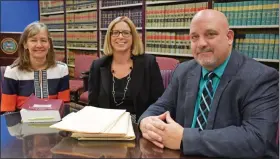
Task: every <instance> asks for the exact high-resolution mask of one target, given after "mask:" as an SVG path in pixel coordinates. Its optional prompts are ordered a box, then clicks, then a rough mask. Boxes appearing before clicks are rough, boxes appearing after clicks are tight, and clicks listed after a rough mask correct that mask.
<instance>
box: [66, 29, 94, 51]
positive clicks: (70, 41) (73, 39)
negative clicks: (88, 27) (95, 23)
mask: <svg viewBox="0 0 280 159" xmlns="http://www.w3.org/2000/svg"><path fill="white" fill-rule="evenodd" d="M66 36H67V47H85V48H97V32H96V31H94V32H67V34H66Z"/></svg>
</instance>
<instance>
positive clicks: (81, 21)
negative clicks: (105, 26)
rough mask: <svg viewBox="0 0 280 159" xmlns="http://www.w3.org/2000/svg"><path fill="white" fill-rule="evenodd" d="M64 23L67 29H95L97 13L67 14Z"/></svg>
mask: <svg viewBox="0 0 280 159" xmlns="http://www.w3.org/2000/svg"><path fill="white" fill-rule="evenodd" d="M66 23H67V28H68V29H72V28H73V29H74V28H83V26H85V25H89V26H88V28H97V13H96V11H89V12H81V13H67V14H66Z"/></svg>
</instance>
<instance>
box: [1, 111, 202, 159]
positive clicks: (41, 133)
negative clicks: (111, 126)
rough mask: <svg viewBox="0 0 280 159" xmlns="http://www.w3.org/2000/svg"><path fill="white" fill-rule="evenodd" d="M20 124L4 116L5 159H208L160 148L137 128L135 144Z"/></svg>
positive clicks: (14, 116) (15, 117)
mask: <svg viewBox="0 0 280 159" xmlns="http://www.w3.org/2000/svg"><path fill="white" fill-rule="evenodd" d="M20 121H21V117H20V114H19V113H13V114H4V115H1V158H12V157H13V158H25V157H27V158H84V157H90V158H188V159H202V158H205V157H195V156H184V155H183V154H182V153H181V152H180V151H174V150H170V149H159V148H157V147H156V146H154V145H153V144H152V143H151V142H149V141H147V140H146V139H144V138H142V137H141V136H140V135H139V131H138V128H137V126H136V125H134V131H135V134H136V140H134V141H78V140H76V139H74V138H71V137H69V133H67V132H63V131H58V130H55V129H50V128H48V125H36V124H35V125H30V124H26V123H24V124H23V123H21V122H20Z"/></svg>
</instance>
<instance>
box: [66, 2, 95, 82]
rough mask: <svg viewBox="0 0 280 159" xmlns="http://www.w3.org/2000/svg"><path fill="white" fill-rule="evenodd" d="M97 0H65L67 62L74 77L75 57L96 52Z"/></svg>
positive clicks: (71, 75) (70, 73)
mask: <svg viewBox="0 0 280 159" xmlns="http://www.w3.org/2000/svg"><path fill="white" fill-rule="evenodd" d="M97 12H98V0H84V1H79V0H66V13H65V14H66V35H67V42H66V43H67V44H66V45H67V55H68V59H67V64H68V66H69V75H70V77H74V72H75V57H76V56H79V55H83V54H86V55H92V56H96V54H97V48H98V44H97V40H98V38H97V32H98V22H97V19H98V16H97Z"/></svg>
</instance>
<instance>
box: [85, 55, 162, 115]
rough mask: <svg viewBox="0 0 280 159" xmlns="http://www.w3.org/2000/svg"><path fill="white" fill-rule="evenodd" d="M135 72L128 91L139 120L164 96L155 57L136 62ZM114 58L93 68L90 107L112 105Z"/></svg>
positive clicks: (149, 56)
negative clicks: (112, 64) (112, 65)
mask: <svg viewBox="0 0 280 159" xmlns="http://www.w3.org/2000/svg"><path fill="white" fill-rule="evenodd" d="M132 59H133V71H132V74H131V81H130V83H129V85H130V86H129V89H131V96H132V98H133V104H134V108H135V111H136V118H137V119H138V118H139V117H140V115H141V114H142V113H143V112H144V111H145V110H146V109H147V108H148V107H149V106H150V105H151V104H153V103H154V102H155V101H156V100H157V99H158V98H159V97H160V96H161V95H162V93H163V91H164V88H163V82H162V77H161V74H160V70H159V66H158V64H157V62H156V59H155V57H154V56H152V55H140V56H134V57H133V58H132ZM111 63H112V56H109V57H108V56H105V57H102V58H100V59H98V60H96V61H94V62H93V63H92V65H91V68H90V74H89V86H88V92H89V95H88V100H89V103H88V104H89V105H91V106H96V107H102V108H110V104H111V103H112V73H111Z"/></svg>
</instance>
